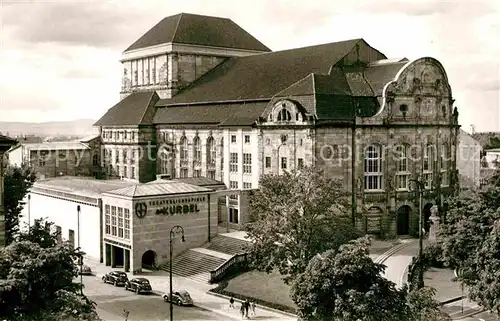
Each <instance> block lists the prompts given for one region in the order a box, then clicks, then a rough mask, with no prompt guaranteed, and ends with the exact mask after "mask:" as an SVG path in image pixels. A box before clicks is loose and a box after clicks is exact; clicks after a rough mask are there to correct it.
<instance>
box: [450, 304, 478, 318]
mask: <svg viewBox="0 0 500 321" xmlns="http://www.w3.org/2000/svg"><path fill="white" fill-rule="evenodd" d="M477 307H478V306H476V307H472V308H469V309H467V310H464V313H463V314H462V313H461V312H459V313H452V314H450V318H451V319H452V320H463V319H465V318H468V317H471V316H473V315H476V314H479V313H483V312H484V311H486V309H479V310H475V311H472V309H474V308H477ZM468 311H470V312H468Z"/></svg>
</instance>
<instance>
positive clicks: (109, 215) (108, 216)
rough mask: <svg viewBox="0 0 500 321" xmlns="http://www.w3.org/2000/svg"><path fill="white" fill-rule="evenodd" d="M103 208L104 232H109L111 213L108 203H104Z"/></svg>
mask: <svg viewBox="0 0 500 321" xmlns="http://www.w3.org/2000/svg"><path fill="white" fill-rule="evenodd" d="M104 208H105V215H106V234H111V213H110V208H109V205H106V206H105V207H104Z"/></svg>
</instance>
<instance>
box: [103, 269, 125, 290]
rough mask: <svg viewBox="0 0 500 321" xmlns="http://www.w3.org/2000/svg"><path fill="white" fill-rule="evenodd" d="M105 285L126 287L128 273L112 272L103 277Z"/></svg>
mask: <svg viewBox="0 0 500 321" xmlns="http://www.w3.org/2000/svg"><path fill="white" fill-rule="evenodd" d="M102 281H103V282H104V283H111V284H113V285H114V286H119V285H125V284H127V282H128V277H127V273H125V272H121V271H112V272H109V273H108V274H106V275H105V276H103V277H102Z"/></svg>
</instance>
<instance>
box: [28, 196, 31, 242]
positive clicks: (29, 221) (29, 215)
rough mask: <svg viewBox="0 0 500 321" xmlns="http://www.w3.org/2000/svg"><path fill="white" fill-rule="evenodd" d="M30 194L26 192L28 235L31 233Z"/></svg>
mask: <svg viewBox="0 0 500 321" xmlns="http://www.w3.org/2000/svg"><path fill="white" fill-rule="evenodd" d="M30 212H31V194H28V235H30V234H31V213H30Z"/></svg>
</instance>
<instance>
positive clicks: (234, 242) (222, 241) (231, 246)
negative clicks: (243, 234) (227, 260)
mask: <svg viewBox="0 0 500 321" xmlns="http://www.w3.org/2000/svg"><path fill="white" fill-rule="evenodd" d="M248 244H249V241H244V240H241V239H237V238H233V237H229V236H225V235H217V236H216V237H214V238H213V239H212V242H210V243H207V244H205V248H206V249H208V250H212V251H216V252H221V253H225V254H229V255H235V254H239V253H244V252H245V246H247V245H248Z"/></svg>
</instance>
